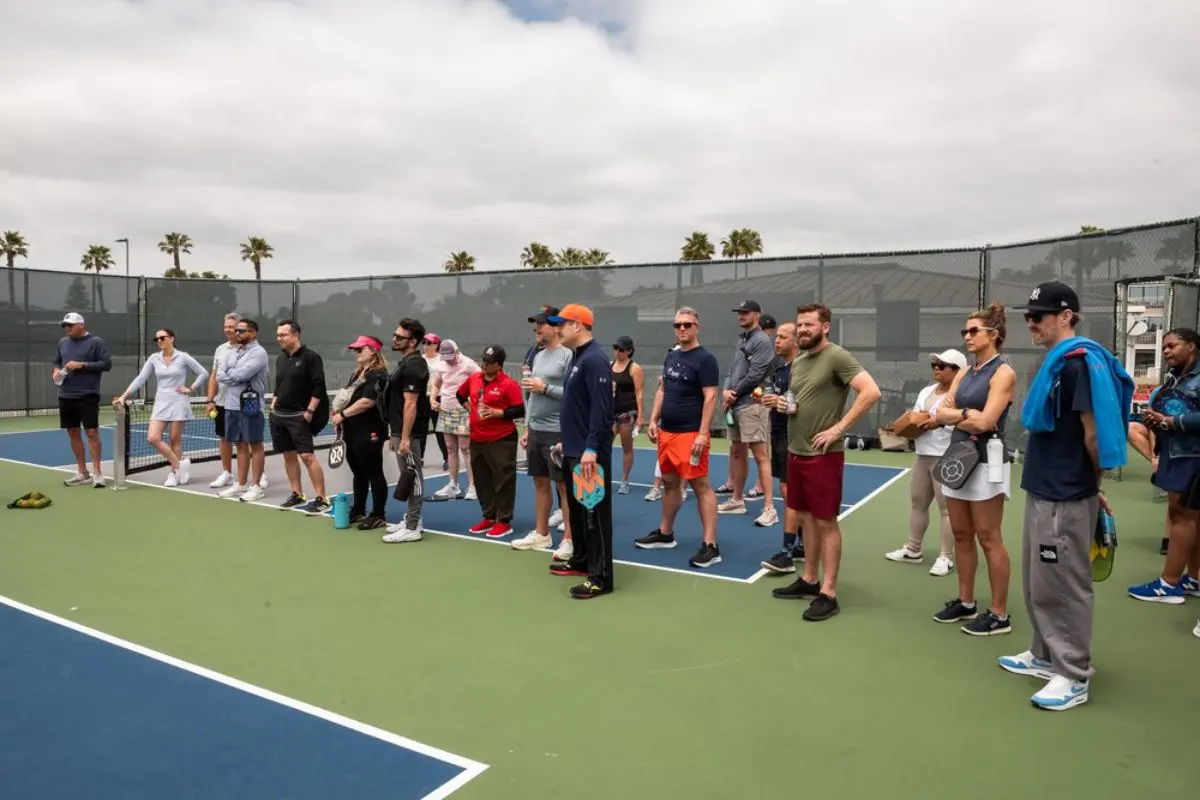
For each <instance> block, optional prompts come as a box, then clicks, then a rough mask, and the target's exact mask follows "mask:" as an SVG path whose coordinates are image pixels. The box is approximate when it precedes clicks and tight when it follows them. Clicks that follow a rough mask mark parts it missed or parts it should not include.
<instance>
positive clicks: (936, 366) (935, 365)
mask: <svg viewBox="0 0 1200 800" xmlns="http://www.w3.org/2000/svg"><path fill="white" fill-rule="evenodd" d="M929 367H930V369H950V365H949V364H939V363H938V362H936V361H934V362H933V363H932V364H930V365H929Z"/></svg>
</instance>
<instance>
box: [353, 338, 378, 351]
mask: <svg viewBox="0 0 1200 800" xmlns="http://www.w3.org/2000/svg"><path fill="white" fill-rule="evenodd" d="M364 347H365V348H367V349H368V350H374V351H375V352H376V353H379V352H382V351H383V342H381V341H379V340H378V339H376V338H375V337H374V336H359V337H358V338H357V339H355V340H354V341H353V342H351V343H350V344H349V345H347V346H346V349H347V350H362V349H363V348H364Z"/></svg>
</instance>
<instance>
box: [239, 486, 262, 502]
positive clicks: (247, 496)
mask: <svg viewBox="0 0 1200 800" xmlns="http://www.w3.org/2000/svg"><path fill="white" fill-rule="evenodd" d="M266 496H267V493H266V492H264V491H263V488H262V487H261V486H251V487H250V488H249V489H247V490H246V491H245V493H244V494H242V496H241V497H239V498H238V501H239V502H242V503H256V502H258V501H259V500H262V499H263V498H264V497H266Z"/></svg>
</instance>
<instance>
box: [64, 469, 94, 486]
mask: <svg viewBox="0 0 1200 800" xmlns="http://www.w3.org/2000/svg"><path fill="white" fill-rule="evenodd" d="M91 482H92V476H91V475H88V474H87V473H86V472H76V473H75V474H74V475H72V476H71V477H69V478H67V479H66V480H65V481H63V486H83V485H84V484H88V483H91Z"/></svg>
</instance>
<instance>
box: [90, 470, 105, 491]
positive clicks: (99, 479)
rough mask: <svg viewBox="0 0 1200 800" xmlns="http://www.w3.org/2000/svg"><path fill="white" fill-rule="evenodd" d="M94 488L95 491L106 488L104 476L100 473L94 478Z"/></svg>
mask: <svg viewBox="0 0 1200 800" xmlns="http://www.w3.org/2000/svg"><path fill="white" fill-rule="evenodd" d="M92 488H93V489H103V488H104V476H103V475H101V474H100V473H99V472H97V473H96V474H95V475H93V476H92Z"/></svg>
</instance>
